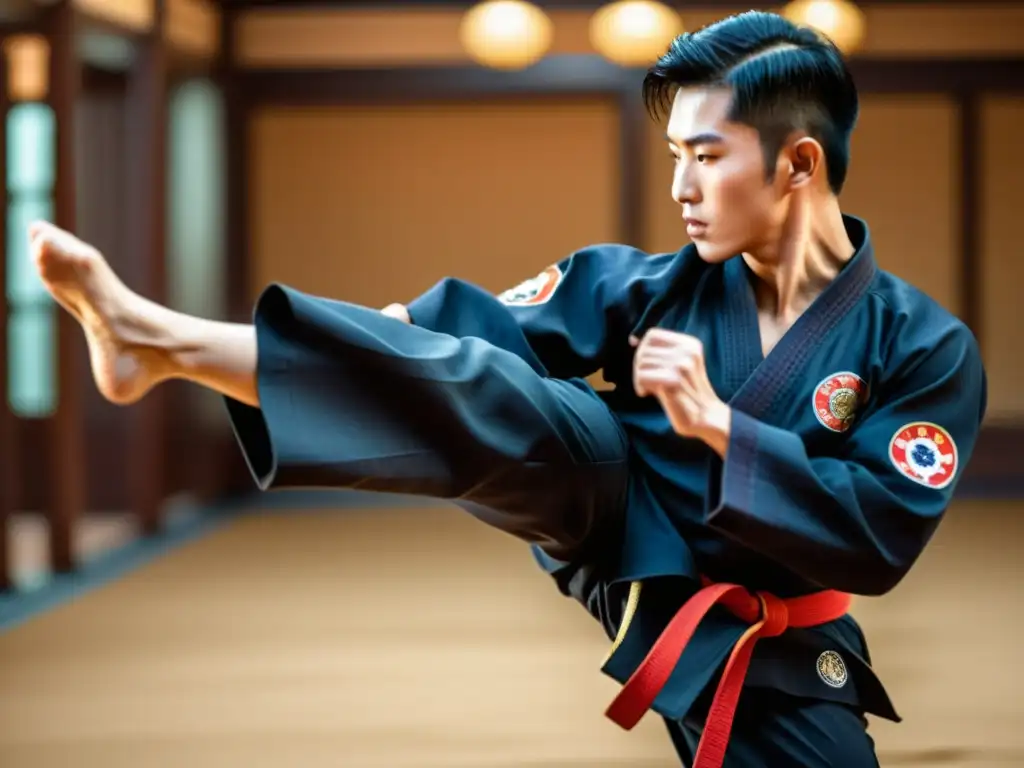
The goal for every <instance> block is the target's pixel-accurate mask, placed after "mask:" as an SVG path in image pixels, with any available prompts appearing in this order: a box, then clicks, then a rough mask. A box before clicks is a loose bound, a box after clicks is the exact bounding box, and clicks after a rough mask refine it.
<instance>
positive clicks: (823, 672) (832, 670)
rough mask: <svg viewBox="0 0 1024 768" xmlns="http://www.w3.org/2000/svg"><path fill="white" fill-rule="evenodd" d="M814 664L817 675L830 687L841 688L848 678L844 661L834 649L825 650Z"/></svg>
mask: <svg viewBox="0 0 1024 768" xmlns="http://www.w3.org/2000/svg"><path fill="white" fill-rule="evenodd" d="M815 666H816V667H817V669H818V677H820V678H821V680H822V682H824V683H825V685H827V686H829V687H831V688H842V687H843V686H844V685H846V681H847V680H848V679H849V676H850V675H849V672H847V671H846V662H845V661H843V657H842V656H840V655H839V654H838V653H836V652H835V651H825V652H824V653H823V654H821V656H819V657H818V663H817V664H816V665H815Z"/></svg>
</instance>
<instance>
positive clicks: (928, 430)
mask: <svg viewBox="0 0 1024 768" xmlns="http://www.w3.org/2000/svg"><path fill="white" fill-rule="evenodd" d="M889 458H890V459H891V460H892V463H893V464H895V465H896V469H898V470H899V471H900V472H902V473H903V474H904V475H905V476H906V477H908V478H910V479H911V480H913V481H914V482H915V483H920V484H921V485H926V486H928V487H929V488H945V487H946V486H947V485H949V484H950V483H951V482H953V478H954V477H956V471H957V467H958V464H959V458H958V456H957V450H956V443H954V442H953V438H952V437H951V436H950V434H949V432H947V431H946V430H945V429H943V428H942V427H940V426H939V425H938V424H932V423H930V422H926V421H918V422H913V423H911V424H907V425H906V426H904V427H901V428H900V430H899V431H898V432H896V434H895V435H893V436H892V441H891V442H890V443H889Z"/></svg>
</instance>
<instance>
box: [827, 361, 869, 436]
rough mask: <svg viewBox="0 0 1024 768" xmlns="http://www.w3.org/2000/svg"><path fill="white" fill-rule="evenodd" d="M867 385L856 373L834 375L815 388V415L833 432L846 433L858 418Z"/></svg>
mask: <svg viewBox="0 0 1024 768" xmlns="http://www.w3.org/2000/svg"><path fill="white" fill-rule="evenodd" d="M866 395H867V385H866V384H864V380H863V379H862V378H861V377H860V376H858V375H857V374H855V373H850V372H849V371H843V372H842V373H833V374H832V375H831V376H828V377H826V378H825V379H823V380H822V381H821V382H820V383H819V384H818V386H817V387H815V388H814V415H815V416H817V417H818V421H820V422H821V423H822V425H823V426H824V427H826V428H827V429H831V430H832V431H833V432H845V431H846V430H848V429H849V428H850V426H851V425H852V424H853V421H854V419H855V418H856V417H857V411H858V410H860V406H861V404H862V403H863V402H864V400H865V397H866Z"/></svg>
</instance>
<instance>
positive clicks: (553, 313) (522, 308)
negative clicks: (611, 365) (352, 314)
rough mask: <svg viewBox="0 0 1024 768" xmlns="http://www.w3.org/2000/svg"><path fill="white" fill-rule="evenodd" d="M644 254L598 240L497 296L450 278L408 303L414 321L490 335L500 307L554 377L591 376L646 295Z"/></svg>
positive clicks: (440, 328) (432, 327)
mask: <svg viewBox="0 0 1024 768" xmlns="http://www.w3.org/2000/svg"><path fill="white" fill-rule="evenodd" d="M645 256H646V254H644V253H643V252H641V251H639V250H636V249H634V248H630V247H628V246H623V245H595V246H591V247H589V248H586V249H583V250H580V251H576V252H575V253H573V254H572V255H570V256H568V257H567V258H564V259H562V260H561V261H559V262H557V263H556V264H552V265H551V266H550V267H548V268H547V269H545V270H544V271H543V272H541V273H540V274H539V275H537V276H536V277H532V278H530V279H528V280H526V281H525V282H523V283H521V284H519V285H517V286H516V287H514V288H510V289H508V290H506V291H504V292H503V293H500V294H499V295H498V296H496V297H494V296H491V295H490V294H488V293H486V292H484V291H483V290H482V289H480V288H479V287H478V286H476V285H473V284H472V283H469V282H466V281H464V280H459V279H456V278H446V279H444V280H442V281H440V282H439V283H437V284H436V285H434V286H433V287H432V288H431V289H430V290H428V291H427V292H426V293H424V294H423V295H421V296H419V297H418V298H416V299H415V300H413V301H412V302H410V303H409V304H408V305H407V309H408V311H409V316H410V318H411V319H412V322H413V324H414V325H418V326H420V327H423V328H427V329H429V330H432V331H435V332H439V333H447V334H449V335H452V336H458V337H467V336H479V337H480V338H483V339H485V340H489V339H490V338H491V336H492V335H493V334H494V333H496V332H498V329H497V328H496V327H495V323H494V317H495V314H494V311H493V310H494V309H495V306H500V307H501V309H502V312H503V313H507V315H508V316H509V317H511V318H512V319H513V320H514V322H515V323H516V325H517V326H518V328H519V330H520V331H521V332H522V335H523V337H524V338H525V340H526V342H527V343H528V344H529V347H530V348H531V350H532V352H533V354H535V355H536V356H537V358H538V359H539V361H540V363H541V364H542V366H543V369H544V370H545V372H546V373H547V374H548V375H550V376H552V377H555V378H574V377H585V376H589V375H591V374H592V373H595V372H596V371H598V370H600V369H601V368H602V367H603V366H604V363H605V358H606V353H607V349H608V346H609V341H610V340H611V339H613V338H617V335H622V334H625V333H627V332H628V331H627V330H624V329H627V326H628V324H629V323H630V322H631V321H632V315H633V314H634V313H635V310H634V308H633V305H639V302H640V301H641V300H642V298H641V295H640V294H641V293H642V291H643V279H642V278H643V274H644V269H643V267H644V263H643V262H644V258H645ZM489 304H493V305H495V306H489ZM623 343H624V339H623Z"/></svg>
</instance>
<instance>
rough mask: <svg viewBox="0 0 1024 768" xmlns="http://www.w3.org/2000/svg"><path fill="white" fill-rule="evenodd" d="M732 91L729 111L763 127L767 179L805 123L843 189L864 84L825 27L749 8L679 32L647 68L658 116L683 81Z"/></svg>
mask: <svg viewBox="0 0 1024 768" xmlns="http://www.w3.org/2000/svg"><path fill="white" fill-rule="evenodd" d="M693 86H697V87H700V86H704V87H722V88H728V89H730V90H731V91H732V94H733V96H732V105H731V107H730V113H729V119H730V120H731V121H732V122H735V123H740V124H743V125H748V126H750V127H752V128H754V129H756V130H757V131H758V134H759V135H760V138H761V148H762V150H763V153H764V161H765V171H766V174H767V176H768V179H769V180H771V178H772V176H774V171H775V163H776V160H777V158H778V156H779V152H780V151H781V149H782V147H783V145H784V144H785V142H786V140H787V138H788V137H789V136H790V135H791V134H792V133H793V132H794V131H805V132H806V133H807V134H808V135H809V136H811V137H812V138H814V139H815V140H817V141H818V142H819V143H820V144H821V146H822V147H823V149H824V152H825V164H826V168H827V171H828V183H829V187H830V188H831V189H832V191H833V193H835V194H839V193H840V192H841V191H842V188H843V184H844V182H845V181H846V173H847V169H848V167H849V164H850V136H851V134H852V133H853V129H854V126H855V125H856V123H857V116H858V112H859V103H858V98H857V88H856V86H855V84H854V82H853V77H852V76H851V74H850V71H849V69H848V68H847V66H846V61H845V60H844V58H843V55H842V54H841V53H840V51H839V49H838V48H837V47H836V46H835V44H834V43H833V42H832V41H831V40H829V39H828V38H827V37H825V36H824V35H822V34H820V33H819V32H817V31H815V30H813V29H811V28H809V27H802V26H798V25H796V24H793V23H792V22H790V21H788V20H787V19H785V18H783V17H782V16H779V15H777V14H774V13H766V12H761V11H748V12H746V13H741V14H737V15H735V16H730V17H728V18H725V19H722V20H720V21H717V22H715V23H713V24H710V25H708V26H706V27H703V28H701V29H699V30H697V31H695V32H691V33H687V34H683V35H680V36H679V37H677V38H676V39H675V40H674V41H673V42H672V44H671V46H670V47H669V50H668V52H667V53H666V54H665V55H664V56H662V57H661V58H660V59H659V60H658V61H657V62H656V63H655V64H654V66H652V67H651V68H650V70H649V71H648V72H647V75H646V76H645V78H644V83H643V98H644V103H645V105H646V107H647V110H648V112H649V113H650V114H651V116H652V117H654V118H655V119H659V118H660V117H662V116H664V115H665V114H667V113H668V112H669V111H670V110H671V106H672V101H673V99H674V98H675V94H676V91H677V90H678V89H679V88H681V87H693Z"/></svg>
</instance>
